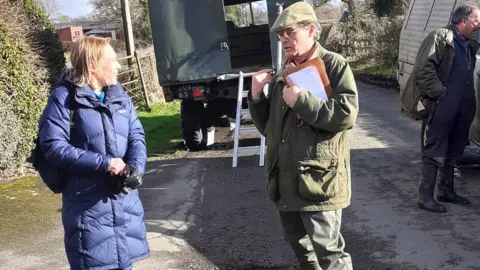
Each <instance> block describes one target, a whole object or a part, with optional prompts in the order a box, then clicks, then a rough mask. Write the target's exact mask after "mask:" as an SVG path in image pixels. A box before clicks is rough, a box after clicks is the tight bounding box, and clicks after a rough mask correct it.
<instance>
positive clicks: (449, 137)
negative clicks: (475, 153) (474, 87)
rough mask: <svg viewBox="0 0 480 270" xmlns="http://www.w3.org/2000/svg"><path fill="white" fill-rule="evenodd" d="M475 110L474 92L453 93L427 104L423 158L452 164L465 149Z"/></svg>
mask: <svg viewBox="0 0 480 270" xmlns="http://www.w3.org/2000/svg"><path fill="white" fill-rule="evenodd" d="M475 110H476V101H475V95H461V93H454V92H453V93H447V95H446V96H445V97H444V98H443V99H441V100H440V101H439V102H438V103H437V104H432V106H429V108H427V111H428V113H429V117H428V119H426V121H427V125H426V132H425V146H424V149H423V155H422V157H423V160H425V161H426V162H428V163H432V164H435V165H436V166H437V167H444V166H445V165H446V164H447V165H451V164H452V165H453V163H454V162H455V159H457V158H458V157H459V156H461V155H462V154H463V151H464V150H465V146H466V144H467V141H468V133H469V131H470V125H471V123H472V121H473V118H474V117H475Z"/></svg>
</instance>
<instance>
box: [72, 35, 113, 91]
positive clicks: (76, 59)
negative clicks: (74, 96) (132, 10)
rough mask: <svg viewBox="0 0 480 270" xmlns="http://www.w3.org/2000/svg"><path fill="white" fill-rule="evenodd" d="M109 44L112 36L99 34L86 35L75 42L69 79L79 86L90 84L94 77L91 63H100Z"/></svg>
mask: <svg viewBox="0 0 480 270" xmlns="http://www.w3.org/2000/svg"><path fill="white" fill-rule="evenodd" d="M108 45H110V38H104V37H98V36H85V37H83V38H81V39H80V40H78V41H77V42H75V43H73V46H72V49H71V52H70V63H71V67H70V68H68V69H67V71H66V75H67V79H68V80H69V81H71V82H72V83H74V84H76V85H77V86H79V87H83V86H85V85H88V84H90V83H91V82H92V81H93V79H94V78H93V75H92V72H91V70H90V65H91V64H92V63H95V64H98V60H99V59H100V58H101V57H102V54H103V51H104V49H105V47H106V46H108Z"/></svg>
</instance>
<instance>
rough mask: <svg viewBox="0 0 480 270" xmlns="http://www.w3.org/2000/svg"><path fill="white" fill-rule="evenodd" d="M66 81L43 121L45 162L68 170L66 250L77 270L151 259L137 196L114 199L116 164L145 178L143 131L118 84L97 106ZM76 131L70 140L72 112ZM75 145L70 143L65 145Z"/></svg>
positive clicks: (64, 209) (89, 92)
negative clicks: (113, 167)
mask: <svg viewBox="0 0 480 270" xmlns="http://www.w3.org/2000/svg"><path fill="white" fill-rule="evenodd" d="M67 87H73V86H72V85H70V84H69V83H68V82H67V81H66V80H65V79H63V78H62V79H61V80H60V86H59V87H57V88H56V89H55V90H54V91H53V92H52V94H51V96H50V98H49V100H48V104H47V106H46V108H45V110H44V112H43V115H42V117H41V119H40V123H39V128H40V135H39V136H40V147H41V149H42V151H43V152H44V153H45V156H46V158H47V159H48V160H50V161H51V162H52V164H55V165H56V166H59V167H62V168H67V169H68V171H67V175H66V177H65V178H66V179H65V181H67V185H66V188H65V190H64V191H63V192H62V201H63V207H62V221H63V227H64V231H65V236H64V244H65V249H66V254H67V257H68V261H69V263H70V266H71V268H72V269H95V270H97V269H98V270H100V269H122V268H125V267H127V266H129V265H130V264H132V263H133V262H135V261H138V260H141V259H144V258H147V257H149V256H150V250H149V246H148V243H147V240H146V227H145V223H144V210H143V205H142V202H141V201H140V198H139V196H138V190H129V192H128V194H127V195H124V194H122V193H121V194H120V195H116V196H112V194H113V193H112V192H111V188H110V187H111V186H112V184H111V183H112V176H110V175H109V174H108V173H107V168H108V164H109V161H110V159H111V158H122V159H123V160H124V162H125V163H126V164H131V165H134V166H135V167H137V168H138V169H140V170H141V171H142V172H144V171H145V166H146V147H145V136H144V130H143V127H142V125H141V123H140V121H139V119H138V117H137V115H136V112H135V109H134V107H133V105H132V101H131V99H130V98H129V96H128V95H127V94H126V93H125V91H124V90H123V89H122V87H121V85H119V84H118V85H116V86H113V87H110V88H109V89H107V90H106V91H105V92H106V93H105V99H104V103H102V102H100V101H99V100H98V98H97V97H96V96H95V93H94V92H93V91H92V90H91V88H90V87H88V86H86V87H74V88H75V96H74V97H73V99H72V98H70V97H71V96H69V94H68V90H67ZM71 108H75V114H74V115H73V119H74V123H75V125H74V127H73V128H72V131H71V134H70V111H69V109H71ZM69 138H70V142H69V141H68V140H69Z"/></svg>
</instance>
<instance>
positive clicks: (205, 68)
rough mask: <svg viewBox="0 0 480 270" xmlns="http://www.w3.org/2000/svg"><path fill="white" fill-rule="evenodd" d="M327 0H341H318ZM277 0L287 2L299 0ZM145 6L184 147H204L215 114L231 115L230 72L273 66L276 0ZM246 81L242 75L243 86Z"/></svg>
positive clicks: (168, 0)
mask: <svg viewBox="0 0 480 270" xmlns="http://www.w3.org/2000/svg"><path fill="white" fill-rule="evenodd" d="M313 1H314V0H307V1H306V2H309V3H310V4H312V5H313V4H314V3H313ZM329 1H333V2H338V1H339V0H322V1H320V2H329ZM280 2H281V4H282V5H283V8H286V7H288V6H289V5H291V4H293V3H295V2H298V0H282V1H280ZM315 2H319V1H318V0H316V1H315ZM148 6H149V12H150V18H151V27H152V37H153V43H154V47H155V56H156V63H157V72H158V78H159V83H160V85H161V86H162V87H163V91H164V93H165V96H166V98H167V101H173V100H175V99H179V100H181V126H182V133H183V134H182V135H183V139H184V140H185V143H186V145H187V147H188V148H189V149H190V150H201V149H204V148H205V147H206V144H207V134H208V132H209V131H210V130H212V129H213V127H214V126H215V125H217V124H219V120H220V119H221V118H222V117H229V118H230V119H234V118H235V114H236V105H237V101H236V99H237V93H238V78H236V79H232V78H231V76H230V77H229V76H228V75H229V74H236V75H238V73H239V72H240V71H243V72H244V73H250V72H255V71H258V70H260V69H263V68H272V69H275V64H274V63H276V59H277V57H276V54H277V38H276V36H275V34H274V33H271V32H270V28H271V26H272V25H273V23H274V22H275V19H276V18H277V0H260V1H259V0H223V1H221V0H175V1H172V0H149V1H148ZM250 84H251V78H249V77H246V78H245V81H244V86H245V89H244V90H248V87H249V86H250ZM244 106H246V102H245V101H244ZM227 124H229V121H228V123H227Z"/></svg>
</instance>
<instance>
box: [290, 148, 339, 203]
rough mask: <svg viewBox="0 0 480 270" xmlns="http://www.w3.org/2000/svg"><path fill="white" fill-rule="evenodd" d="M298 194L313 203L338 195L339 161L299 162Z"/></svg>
mask: <svg viewBox="0 0 480 270" xmlns="http://www.w3.org/2000/svg"><path fill="white" fill-rule="evenodd" d="M298 169H299V174H298V192H299V195H300V197H302V198H303V199H306V200H312V201H327V200H329V199H331V198H333V197H335V196H336V195H337V193H338V188H339V187H338V159H337V158H319V159H310V160H300V161H298Z"/></svg>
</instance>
